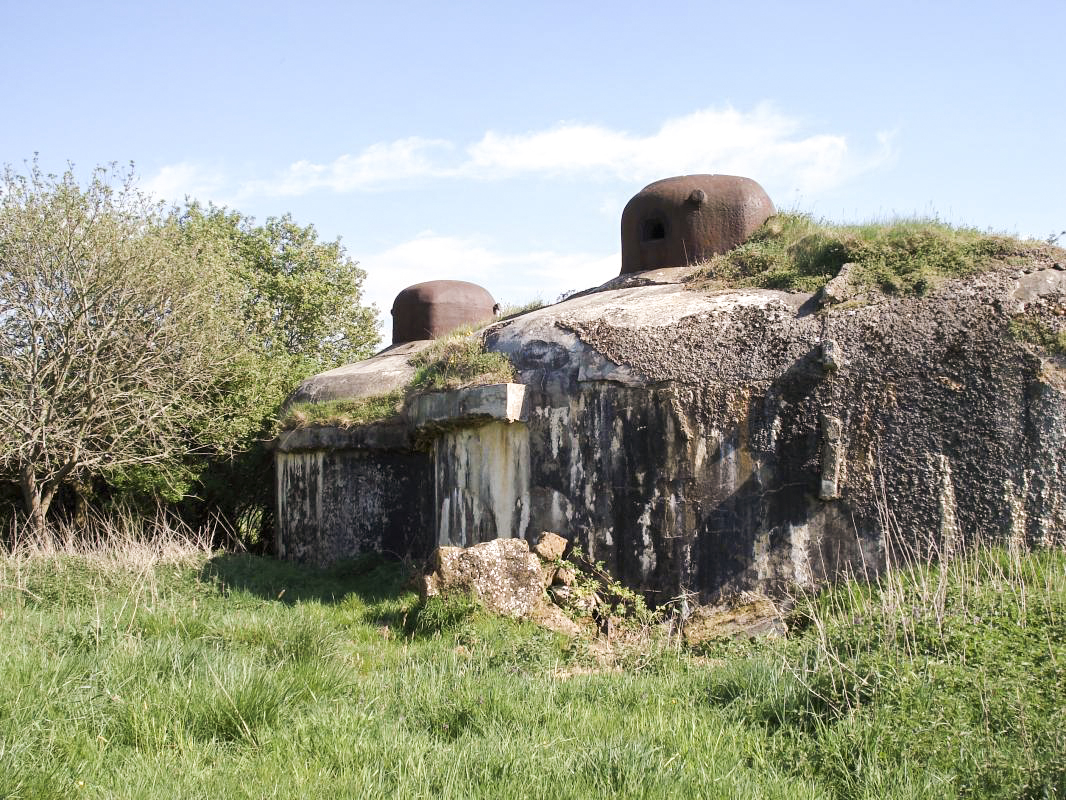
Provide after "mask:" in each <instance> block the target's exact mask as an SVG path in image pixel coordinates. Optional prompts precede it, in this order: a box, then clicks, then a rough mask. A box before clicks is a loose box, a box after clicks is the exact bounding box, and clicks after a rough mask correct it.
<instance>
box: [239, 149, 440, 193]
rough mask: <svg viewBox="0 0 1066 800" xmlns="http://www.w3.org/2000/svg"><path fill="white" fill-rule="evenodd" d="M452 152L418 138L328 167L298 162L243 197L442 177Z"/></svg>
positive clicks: (343, 158) (250, 188)
mask: <svg viewBox="0 0 1066 800" xmlns="http://www.w3.org/2000/svg"><path fill="white" fill-rule="evenodd" d="M451 149H452V146H451V144H450V143H449V142H446V141H443V140H440V139H422V138H420V137H417V136H411V137H408V138H406V139H397V140H396V141H394V142H379V143H378V144H373V145H370V147H367V148H366V149H365V150H363V151H362V152H361V153H358V154H357V155H342V156H340V157H339V158H337V159H335V160H333V161H332V162H330V163H328V164H314V163H312V162H310V161H297V162H296V163H294V164H291V165H290V166H289V168H288V169H287V170H285V172H283V173H282V174H281V175H279V176H278V177H276V178H272V179H268V180H263V181H253V182H249V183H247V184H245V185H244V186H243V187H242V190H241V194H242V195H249V194H268V195H298V194H305V193H306V192H310V191H313V190H315V189H332V190H333V191H336V192H350V191H355V190H359V189H371V188H375V187H378V186H381V185H383V184H386V183H393V182H397V181H401V180H404V179H406V178H420V177H434V176H439V175H442V174H445V173H446V171H447V170H446V169H445V168H443V167H441V166H439V162H440V160H441V157H442V156H445V155H447V153H448V151H450V150H451Z"/></svg>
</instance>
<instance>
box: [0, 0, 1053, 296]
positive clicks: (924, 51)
mask: <svg viewBox="0 0 1066 800" xmlns="http://www.w3.org/2000/svg"><path fill="white" fill-rule="evenodd" d="M0 30H2V31H3V33H4V35H3V47H2V48H0V75H2V76H3V77H2V78H0V80H2V84H0V86H2V95H3V99H4V108H5V113H4V120H3V123H2V124H0V161H2V162H4V163H9V164H13V165H15V166H16V167H20V166H21V165H22V162H24V161H25V160H27V159H30V158H32V156H33V154H34V153H35V152H37V153H40V158H41V161H42V163H43V164H44V165H45V166H46V167H48V168H51V169H61V168H62V167H63V166H64V165H65V164H66V162H67V161H71V162H73V163H74V164H75V166H76V168H77V169H78V170H79V171H85V172H87V171H88V169H89V168H91V167H92V166H94V165H96V164H99V163H104V162H109V161H118V162H122V163H125V162H129V161H133V162H134V163H135V165H136V169H137V172H138V174H139V176H140V178H141V185H142V188H145V189H147V190H149V191H152V192H154V193H155V194H157V195H158V196H159V197H162V198H165V199H168V200H181V199H182V198H183V197H184V196H186V195H189V196H192V197H196V198H198V199H201V200H204V201H208V200H211V201H214V202H217V203H222V204H225V205H228V206H231V207H233V208H236V209H238V210H240V211H242V212H244V213H246V214H249V215H252V216H255V217H256V218H257V219H259V220H263V219H265V218H266V217H267V216H271V215H278V214H283V213H286V212H291V213H292V214H293V216H294V217H295V219H296V220H297V221H298V222H301V223H304V224H306V223H313V224H314V225H315V226H316V227H317V228H318V230H319V232H320V234H321V235H322V236H323V237H325V238H328V239H332V238H334V237H337V236H340V237H341V238H342V241H343V243H344V245H345V247H346V248H347V250H348V252H349V254H350V255H351V256H352V257H353V258H355V259H356V260H358V261H359V262H360V264H361V265H362V266H363V267H364V268H365V269H366V270H367V273H368V279H367V283H366V287H365V288H366V295H367V299H368V300H372V301H374V302H376V304H377V305H378V307H379V309H380V310H381V311H382V312H384V316H385V317H387V314H388V309H389V307H390V306H391V303H392V299H393V297H394V296H395V294H396V292H397V291H399V290H400V289H402V288H403V287H404V286H407V285H410V284H412V283H417V282H420V281H423V280H431V279H436V278H457V279H464V280H472V281H475V282H477V283H480V284H482V285H483V286H485V287H486V288H487V289H489V291H490V292H492V293H493V295H494V296H496V298H497V299H499V300H503V301H509V302H522V301H525V300H528V299H531V298H533V297H536V296H539V297H541V298H542V299H544V300H548V301H550V300H554V299H555V297H556V296H557V295H558V294H559V293H560V292H563V291H566V290H570V289H582V288H587V287H589V286H593V285H597V284H599V283H602V282H603V281H604V280H607V279H608V278H610V277H613V276H614V275H615V274H617V272H618V269H619V243H618V237H619V232H618V224H619V218H620V215H621V211H622V207H623V206H624V205H625V202H626V201H627V200H628V199H629V197H631V196H632V195H633V194H635V193H636V192H637V191H639V190H640V189H641V187H643V186H644V185H646V184H647V183H650V182H651V181H653V180H656V179H659V178H663V177H668V176H670V175H677V174H686V173H694V172H708V173H724V174H739V175H746V176H748V177H751V178H754V179H755V180H757V181H759V182H760V183H761V184H762V185H763V186H764V187H765V188H766V190H767V192H768V193H769V194H770V196H771V198H772V199H773V200H774V202H775V203H776V204H777V206H778V207H779V208H785V209H793V208H795V209H799V210H804V211H809V212H812V213H814V214H816V215H818V216H823V217H826V218H828V219H831V220H836V221H858V220H864V219H870V218H878V217H885V216H891V215H893V214H904V215H909V214H922V215H938V216H940V217H941V218H943V219H947V220H949V221H951V222H956V223H965V224H969V225H973V226H976V227H979V228H991V229H994V230H1002V231H1007V232H1011V233H1017V234H1022V235H1031V236H1036V237H1039V238H1044V237H1046V236H1047V235H1049V234H1051V233H1052V232H1057V231H1061V230H1063V229H1064V228H1066V110H1064V109H1066V58H1064V55H1063V47H1062V41H1063V33H1064V31H1066V0H1045V1H1044V2H1024V1H1023V2H1016V3H1014V4H1012V5H1010V6H1008V5H1007V4H1005V3H1002V2H999V3H991V2H987V3H986V2H979V1H978V0H971V2H966V3H962V2H932V1H931V0H927V2H924V3H911V2H906V1H901V2H891V3H878V2H865V3H858V2H856V3H817V2H811V3H801V2H796V1H795V0H793V2H780V3H779V2H773V1H771V0H764V1H763V2H760V3H748V4H744V3H736V2H730V3H725V2H721V3H718V2H691V3H686V2H676V3H672V2H665V1H664V2H657V3H651V2H641V3H638V2H627V1H625V0H622V1H620V2H611V3H605V2H604V3H599V2H586V3H581V2H569V3H557V2H533V3H530V2H525V3H510V2H502V0H497V2H483V3H475V2H449V3H444V2H435V3H429V2H426V3H413V2H412V3H405V2H392V3H380V2H375V3H364V2H351V3H340V2H337V3H329V2H314V0H308V2H305V3H302V4H295V3H291V2H285V3H276V2H270V1H269V0H265V1H264V0H258V1H257V2H248V3H240V2H232V3H227V2H224V0H216V2H199V0H186V2H182V3H167V2H154V3H153V2H143V0H142V2H129V3H114V2H112V3H109V2H93V3H85V2H77V3H75V2H51V3H47V2H42V3H30V2H16V0H0Z"/></svg>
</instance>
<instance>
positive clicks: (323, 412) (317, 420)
mask: <svg viewBox="0 0 1066 800" xmlns="http://www.w3.org/2000/svg"><path fill="white" fill-rule="evenodd" d="M403 401H404V392H403V390H402V389H397V390H396V391H394V392H386V393H385V394H375V395H371V396H369V397H359V398H356V399H354V400H331V401H329V402H325V403H297V404H294V405H293V406H291V407H290V408H289V410H288V412H287V413H286V414H285V416H284V417H283V418H282V419H281V422H280V427H281V428H282V430H294V429H296V428H312V427H316V426H322V425H329V426H332V427H337V428H351V427H355V426H357V425H366V424H368V423H371V422H387V421H389V420H391V419H395V418H398V417H399V414H400V406H402V404H403Z"/></svg>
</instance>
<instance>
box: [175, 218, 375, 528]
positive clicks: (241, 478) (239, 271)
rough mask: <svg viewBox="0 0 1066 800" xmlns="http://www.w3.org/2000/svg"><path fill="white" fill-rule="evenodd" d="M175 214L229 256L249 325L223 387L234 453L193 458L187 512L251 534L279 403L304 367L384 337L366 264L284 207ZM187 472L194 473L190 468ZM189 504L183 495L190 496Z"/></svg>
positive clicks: (319, 366) (343, 359) (354, 352)
mask: <svg viewBox="0 0 1066 800" xmlns="http://www.w3.org/2000/svg"><path fill="white" fill-rule="evenodd" d="M175 219H176V220H177V222H178V225H179V226H180V227H181V229H182V231H183V232H184V234H185V236H186V239H187V241H188V243H189V244H190V245H191V246H193V247H196V248H197V249H199V250H201V251H203V252H205V253H207V254H210V258H211V259H218V260H221V261H222V262H223V263H225V264H226V265H227V268H228V270H229V271H230V274H231V275H232V277H233V279H234V281H235V282H236V284H237V286H238V292H239V301H238V304H237V309H236V312H235V313H236V314H237V316H238V317H239V319H240V320H241V324H242V325H243V326H244V329H245V330H246V340H245V341H246V352H245V357H244V362H243V364H242V368H241V382H240V383H239V384H236V385H232V386H230V387H229V389H228V393H227V395H226V401H227V402H228V403H230V405H231V406H232V407H233V410H234V411H235V412H237V411H239V413H237V414H236V415H235V416H234V417H233V419H234V423H235V424H239V426H240V429H239V430H237V429H235V430H233V431H232V435H233V437H234V438H235V439H236V440H237V441H238V442H239V446H237V447H236V448H234V453H235V454H234V455H232V456H230V457H222V458H218V457H216V458H213V459H210V460H208V461H203V460H201V461H200V462H199V467H200V469H199V471H198V472H196V473H195V480H196V483H197V484H198V485H197V487H196V490H197V502H196V503H194V504H192V505H194V506H195V509H194V511H193V512H192V513H196V514H198V515H199V516H202V515H204V514H205V513H210V514H212V515H216V516H222V517H223V518H224V519H226V520H228V521H229V522H230V523H231V524H232V525H233V527H234V528H235V529H237V530H239V531H241V532H243V533H245V534H250V535H251V536H253V537H254V535H255V529H256V528H257V527H262V528H269V523H270V521H271V520H270V519H269V514H264V511H265V510H266V509H268V508H269V506H270V493H271V490H272V487H273V479H272V477H273V476H272V454H271V453H270V451H269V450H268V449H267V448H266V447H265V442H266V441H267V440H269V439H270V438H272V436H273V434H274V432H275V431H274V425H275V422H276V419H275V417H276V414H277V411H278V408H279V407H280V406H281V404H282V403H283V402H284V400H285V398H286V397H287V396H288V395H289V394H290V393H291V392H292V391H293V389H295V387H296V385H297V383H299V381H300V380H302V379H303V378H305V377H307V376H308V375H311V374H314V373H316V372H321V371H323V370H326V369H331V368H333V367H337V366H340V365H342V364H346V363H350V362H353V361H359V360H361V359H364V358H366V357H368V356H369V355H370V354H371V353H373V351H374V349H375V347H376V346H377V344H378V342H379V341H380V337H379V335H378V330H377V323H376V309H375V308H374V307H373V306H364V305H362V302H361V301H362V285H363V280H364V279H365V277H366V273H365V272H364V271H363V270H362V269H360V268H359V267H358V265H357V264H356V262H354V261H353V260H351V259H350V258H349V257H348V256H347V254H346V253H345V250H344V248H343V247H342V246H341V244H340V242H339V241H333V242H320V241H319V239H318V235H317V233H316V231H315V228H314V226H312V225H307V226H300V225H298V224H297V223H295V222H293V220H292V218H291V217H290V216H289V215H285V216H283V217H280V218H279V217H271V218H268V219H267V220H266V222H265V223H263V224H262V225H256V224H255V221H254V220H253V219H252V218H250V217H246V216H243V215H242V214H240V213H238V212H236V211H231V210H228V209H225V208H218V207H215V206H206V207H205V206H203V205H200V204H199V203H196V202H191V203H187V204H186V206H185V207H184V208H183V209H181V210H180V211H178V212H175ZM189 477H193V476H192V474H190V476H189ZM186 506H187V507H188V506H189V504H188V503H187V504H186Z"/></svg>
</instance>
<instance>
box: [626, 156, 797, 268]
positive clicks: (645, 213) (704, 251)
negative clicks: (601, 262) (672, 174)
mask: <svg viewBox="0 0 1066 800" xmlns="http://www.w3.org/2000/svg"><path fill="white" fill-rule="evenodd" d="M775 213H776V212H775V210H774V204H773V203H772V202H770V198H769V197H768V196H767V194H766V192H765V191H763V188H762V187H761V186H760V185H759V184H757V183H756V182H755V181H753V180H751V179H750V178H740V177H737V176H734V175H682V176H679V177H677V178H666V179H665V180H661V181H656V182H655V183H652V184H649V185H648V186H645V187H644V188H643V189H641V190H640V191H639V192H637V194H636V195H634V196H633V199H632V200H630V201H629V202H628V203H627V204H626V207H625V209H623V211H622V274H623V275H625V274H627V273H630V272H641V271H643V270H646V269H657V268H659V267H683V266H686V265H688V264H696V263H698V262H700V261H704V260H706V259H708V258H710V257H711V256H713V255H716V254H718V253H724V252H726V251H727V250H731V249H733V248H734V247H736V246H737V245H738V244H740V243H741V242H743V241H744V240H745V239H747V238H748V236H750V235H751V233H752V232H753V231H754V230H755V229H756V228H758V227H759V226H760V225H762V224H763V223H764V222H766V220H767V219H769V218H770V217H772V216H773V215H774V214H775Z"/></svg>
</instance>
